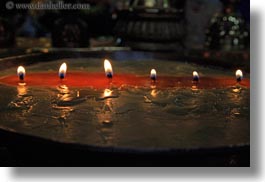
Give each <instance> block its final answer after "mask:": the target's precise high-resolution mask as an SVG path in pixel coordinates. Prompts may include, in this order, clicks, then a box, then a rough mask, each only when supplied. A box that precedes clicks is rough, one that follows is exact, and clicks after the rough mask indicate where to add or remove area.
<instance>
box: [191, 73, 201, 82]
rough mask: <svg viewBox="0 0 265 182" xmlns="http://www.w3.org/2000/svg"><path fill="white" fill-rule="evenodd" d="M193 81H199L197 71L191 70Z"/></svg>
mask: <svg viewBox="0 0 265 182" xmlns="http://www.w3.org/2000/svg"><path fill="white" fill-rule="evenodd" d="M192 74H193V81H195V82H198V81H199V74H198V72H197V71H193V73H192Z"/></svg>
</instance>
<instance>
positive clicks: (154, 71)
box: [150, 69, 156, 81]
mask: <svg viewBox="0 0 265 182" xmlns="http://www.w3.org/2000/svg"><path fill="white" fill-rule="evenodd" d="M150 78H151V79H152V80H154V81H155V80H156V70H155V69H152V70H151V73H150Z"/></svg>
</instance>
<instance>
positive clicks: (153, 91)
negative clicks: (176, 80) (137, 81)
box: [151, 89, 157, 97]
mask: <svg viewBox="0 0 265 182" xmlns="http://www.w3.org/2000/svg"><path fill="white" fill-rule="evenodd" d="M151 95H152V96H153V97H156V96H157V91H156V90H155V89H153V90H152V91H151Z"/></svg>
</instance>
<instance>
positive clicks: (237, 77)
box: [236, 70, 243, 82]
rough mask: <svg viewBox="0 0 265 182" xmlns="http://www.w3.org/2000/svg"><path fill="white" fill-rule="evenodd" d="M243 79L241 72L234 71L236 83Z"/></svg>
mask: <svg viewBox="0 0 265 182" xmlns="http://www.w3.org/2000/svg"><path fill="white" fill-rule="evenodd" d="M242 79H243V73H242V71H241V70H236V81H237V82H240V81H241V80H242Z"/></svg>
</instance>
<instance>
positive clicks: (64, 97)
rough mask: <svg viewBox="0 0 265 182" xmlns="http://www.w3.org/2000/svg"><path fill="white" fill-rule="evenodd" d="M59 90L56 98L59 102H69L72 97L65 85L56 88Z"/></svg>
mask: <svg viewBox="0 0 265 182" xmlns="http://www.w3.org/2000/svg"><path fill="white" fill-rule="evenodd" d="M58 90H59V94H58V98H59V100H61V101H70V100H72V97H71V95H70V90H69V88H68V87H67V86H66V85H60V86H59V87H58Z"/></svg>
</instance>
